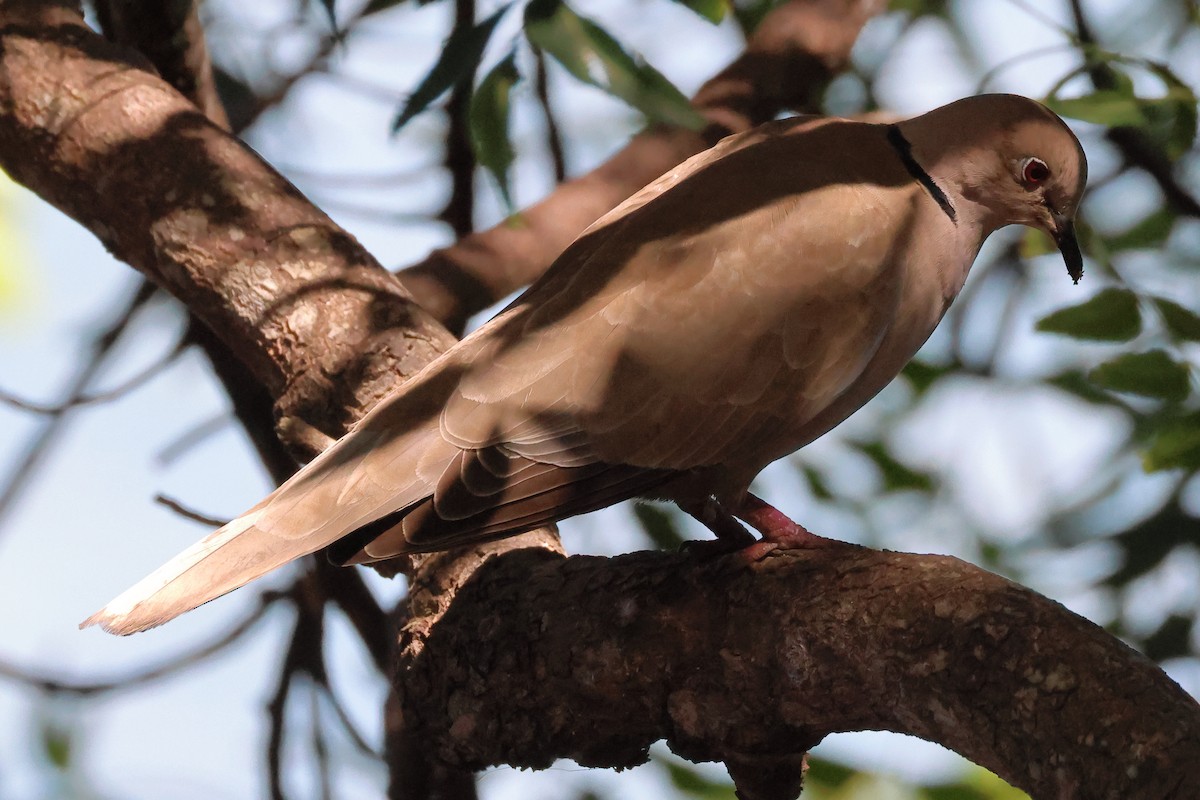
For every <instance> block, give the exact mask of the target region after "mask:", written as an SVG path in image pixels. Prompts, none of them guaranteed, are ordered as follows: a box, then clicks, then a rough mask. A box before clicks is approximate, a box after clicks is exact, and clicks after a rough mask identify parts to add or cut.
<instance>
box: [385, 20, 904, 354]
mask: <svg viewBox="0 0 1200 800" xmlns="http://www.w3.org/2000/svg"><path fill="white" fill-rule="evenodd" d="M885 6H886V3H885V2H882V0H791V2H788V3H785V4H784V5H781V6H780V7H779V8H777V9H775V10H774V11H772V12H771V13H770V14H769V15H768V16H767V17H766V19H764V20H763V22H762V24H761V25H759V27H758V29H757V30H756V31H755V32H754V34H753V35H751V37H750V40H749V41H748V42H747V45H746V51H745V53H743V54H742V56H741V57H740V58H738V59H737V60H736V61H734V62H733V63H732V64H730V65H729V66H728V67H726V68H725V69H724V70H722V71H721V72H720V74H718V75H717V76H716V77H714V78H712V79H711V80H710V81H709V82H708V83H706V84H705V85H704V86H703V87H701V88H700V91H699V92H697V93H696V96H695V98H694V99H693V100H692V104H693V105H694V106H695V107H696V108H697V109H698V110H699V111H700V112H701V113H702V114H703V115H704V117H705V118H706V119H708V121H709V123H710V124H709V126H708V127H707V128H706V129H705V130H704V131H702V132H694V131H688V130H683V129H680V128H668V127H663V126H659V127H654V128H651V129H649V130H647V131H645V132H643V133H640V134H638V135H637V136H635V137H634V138H633V139H632V140H631V141H630V142H629V144H628V145H626V146H625V148H624V149H623V150H621V151H620V152H619V153H617V154H616V155H615V156H613V157H612V158H610V159H609V160H608V161H606V162H605V163H603V164H601V165H600V166H599V167H597V168H596V169H595V170H593V171H592V172H590V173H588V174H587V175H584V176H582V177H580V178H576V179H574V180H571V181H568V182H566V183H564V184H562V185H561V186H559V187H558V188H557V189H556V190H555V191H554V192H553V193H552V194H551V195H549V196H548V197H546V198H545V199H544V200H542V201H541V202H539V203H537V204H535V205H533V206H531V207H530V208H527V209H525V210H524V211H522V212H521V213H520V224H517V225H513V224H510V223H508V222H505V223H501V224H500V225H498V226H496V227H494V228H491V229H489V230H486V231H481V232H479V233H475V234H472V235H470V236H466V237H464V238H462V239H459V240H458V241H457V242H455V243H454V244H452V245H450V246H449V247H445V248H441V249H439V250H434V251H433V252H432V253H430V254H429V256H427V257H426V258H425V260H423V261H421V262H420V263H419V264H415V265H413V266H411V267H409V268H407V269H405V270H403V271H401V272H400V279H401V280H402V281H403V283H404V285H405V286H406V287H408V289H409V290H410V291H411V292H412V293H413V295H414V296H416V297H418V298H420V300H421V304H422V305H423V306H424V307H425V308H426V309H428V310H429V311H430V312H431V313H432V314H433V315H434V316H435V317H436V318H437V319H439V320H440V321H441V322H442V323H443V324H445V325H446V326H447V327H448V328H450V330H454V331H461V330H462V327H463V325H464V324H465V323H466V320H467V318H468V317H469V316H471V315H472V314H474V313H476V312H478V311H482V310H483V309H485V308H487V307H488V306H490V305H492V304H493V303H495V302H497V301H498V300H500V299H501V298H503V297H505V296H507V295H508V294H510V293H511V292H513V291H515V290H516V289H519V288H520V287H521V286H524V285H525V284H528V283H530V282H532V281H533V280H534V279H535V278H537V276H539V275H541V274H542V272H544V271H545V269H546V267H548V266H550V263H551V262H552V261H554V259H555V258H557V257H558V254H559V253H561V252H562V251H563V250H564V249H565V248H566V246H567V245H568V244H570V243H571V241H572V240H574V239H575V237H576V236H578V235H579V234H580V233H581V232H582V231H583V229H584V228H586V227H587V226H588V225H590V224H592V223H593V222H595V221H596V220H597V219H598V218H599V217H601V216H602V215H603V214H605V213H606V212H608V211H609V210H610V209H612V208H613V207H614V206H616V205H617V204H618V203H620V202H621V201H622V200H624V199H625V198H627V197H629V195H631V194H633V193H634V192H636V191H637V190H638V189H640V188H642V187H643V186H645V185H646V184H647V183H649V182H650V181H652V180H654V179H655V178H657V177H658V176H659V175H661V174H662V173H664V172H666V171H667V170H668V169H670V168H671V167H673V166H675V165H676V164H678V163H680V162H681V161H683V160H684V159H686V158H688V157H690V156H692V155H695V154H696V153H698V152H700V151H701V150H704V149H705V148H707V147H711V146H712V145H713V144H716V142H717V141H718V140H720V139H722V138H724V137H725V136H727V135H729V134H731V133H736V132H738V131H743V130H746V129H748V128H750V127H753V126H754V125H757V124H759V123H761V122H765V121H767V120H769V119H771V118H772V117H774V116H775V115H776V114H777V113H779V112H780V111H781V110H783V109H786V108H792V109H798V110H804V111H810V112H815V111H816V110H817V109H818V107H819V100H820V97H821V92H822V91H823V90H824V88H825V84H826V83H827V82H828V80H829V79H830V78H831V77H833V76H834V75H835V74H837V73H838V72H839V71H841V69H842V68H843V67H844V66H845V65H846V63H847V61H848V60H849V57H850V48H851V47H852V46H853V45H854V41H855V39H857V38H858V33H859V31H860V30H862V26H863V25H864V24H866V21H867V20H868V19H870V18H871V17H872V16H874V15H875V14H877V13H879V12H880V11H882V10H883V9H884V7H885Z"/></svg>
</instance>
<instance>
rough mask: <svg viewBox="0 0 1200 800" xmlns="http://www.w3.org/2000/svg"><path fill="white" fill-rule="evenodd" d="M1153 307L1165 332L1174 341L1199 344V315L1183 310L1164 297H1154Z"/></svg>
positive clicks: (1177, 304)
mask: <svg viewBox="0 0 1200 800" xmlns="http://www.w3.org/2000/svg"><path fill="white" fill-rule="evenodd" d="M1154 305H1155V306H1157V307H1158V313H1159V314H1161V315H1162V319H1163V322H1164V323H1165V324H1166V326H1167V330H1168V331H1169V332H1170V334H1171V335H1172V336H1173V337H1175V338H1176V339H1182V340H1184V341H1188V342H1200V314H1196V312H1194V311H1192V310H1191V309H1187V308H1184V307H1183V306H1181V305H1179V303H1176V302H1174V301H1172V300H1168V299H1166V298H1165V297H1155V298H1154Z"/></svg>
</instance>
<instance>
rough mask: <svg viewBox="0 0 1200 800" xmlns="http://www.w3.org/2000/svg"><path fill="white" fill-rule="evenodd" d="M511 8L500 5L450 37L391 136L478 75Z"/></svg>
mask: <svg viewBox="0 0 1200 800" xmlns="http://www.w3.org/2000/svg"><path fill="white" fill-rule="evenodd" d="M510 5H511V3H507V4H505V5H503V6H501V7H500V8H499V10H497V11H496V12H495V13H493V14H492V15H491V16H490V17H488V18H487V19H485V20H483V21H482V22H478V23H476V24H475V25H472V26H471V27H469V28H466V27H464V28H459V29H458V30H455V31H454V32H453V33H451V34H450V38H449V39H447V40H446V45H445V47H443V48H442V54H441V56H439V57H438V60H437V63H436V64H434V65H433V68H432V69H430V70H429V72H428V74H426V75H425V77H424V78H422V79H421V82H420V83H419V84H418V85H417V88H416V89H415V90H414V91H413V93H412V94H411V95H409V98H408V102H406V103H405V104H404V108H403V109H402V110H401V111H400V113H399V114H397V115H396V119H395V121H393V122H392V133H395V132H396V131H398V130H400V129H401V128H403V127H404V126H405V125H406V124H407V123H408V121H409V120H411V119H412V118H413V117H415V116H416V115H417V114H420V113H421V112H422V111H424V110H425V109H426V108H428V107H429V104H430V103H432V102H433V101H434V100H437V99H438V98H439V97H441V96H442V94H443V93H445V92H446V91H447V90H449V89H451V88H453V87H454V86H456V85H458V84H459V83H461V82H462V81H464V80H467V79H469V78H470V77H471V76H472V75H474V74H475V70H476V69H478V68H479V61H480V59H482V58H483V51H484V49H485V48H486V47H487V43H488V40H489V39H491V38H492V31H494V30H495V29H496V25H497V24H499V22H500V18H501V17H503V16H504V12H505V11H507V10H508V9H509V6H510Z"/></svg>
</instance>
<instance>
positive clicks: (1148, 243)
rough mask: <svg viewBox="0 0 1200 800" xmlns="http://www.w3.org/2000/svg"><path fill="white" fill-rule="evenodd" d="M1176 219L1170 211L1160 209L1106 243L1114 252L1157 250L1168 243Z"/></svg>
mask: <svg viewBox="0 0 1200 800" xmlns="http://www.w3.org/2000/svg"><path fill="white" fill-rule="evenodd" d="M1176 219H1177V217H1176V216H1175V213H1174V212H1172V211H1171V210H1170V209H1168V208H1160V209H1159V210H1158V211H1155V212H1154V213H1153V214H1151V215H1149V216H1148V217H1146V218H1145V219H1143V220H1142V221H1141V222H1139V223H1137V224H1136V225H1134V226H1133V227H1132V228H1130V229H1129V230H1127V231H1125V232H1124V233H1118V234H1116V235H1115V236H1106V237H1105V238H1104V241H1105V244H1107V245H1108V248H1109V250H1113V251H1120V250H1148V249H1156V248H1158V247H1160V246H1161V245H1162V243H1163V242H1164V241H1166V238H1167V236H1169V235H1170V233H1171V229H1172V228H1173V227H1175V220H1176Z"/></svg>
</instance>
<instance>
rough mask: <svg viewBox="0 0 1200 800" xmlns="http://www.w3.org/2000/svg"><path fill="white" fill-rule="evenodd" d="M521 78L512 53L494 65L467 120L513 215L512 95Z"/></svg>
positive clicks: (473, 97)
mask: <svg viewBox="0 0 1200 800" xmlns="http://www.w3.org/2000/svg"><path fill="white" fill-rule="evenodd" d="M520 79H521V76H520V74H519V73H518V72H517V65H516V61H515V56H514V54H512V53H509V54H508V57H507V58H505V59H504V60H503V61H501V62H500V63H499V64H497V65H496V66H495V67H493V68H492V70H491V72H489V73H488V74H487V76H486V77H485V78H484V79H483V81H482V82H480V84H479V87H478V88H476V89H475V93H474V94H473V95H471V108H470V114H469V115H468V116H469V120H468V124H467V128H468V130H469V132H470V137H471V149H472V150H474V151H475V158H476V159H477V160H478V161H479V163H480V165H482V166H483V167H484V168H485V169H486V170H487V171H488V172H490V173H492V177H493V178H495V179H496V183H497V184H498V185H499V187H500V194H501V195H502V196H503V197H504V203H505V205H506V206H508V213H509V215H510V216H511V215H512V214H513V213H515V211H516V207H515V206H514V205H513V198H512V193H511V191H510V189H509V184H508V169H509V167H511V166H512V163H513V159H514V158H516V153H515V152H514V151H513V146H512V142H511V141H510V140H509V137H508V119H509V111H510V108H509V96H510V95H511V93H512V88H513V86H514V85H515V84H516V82H517V81H519V80H520Z"/></svg>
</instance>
